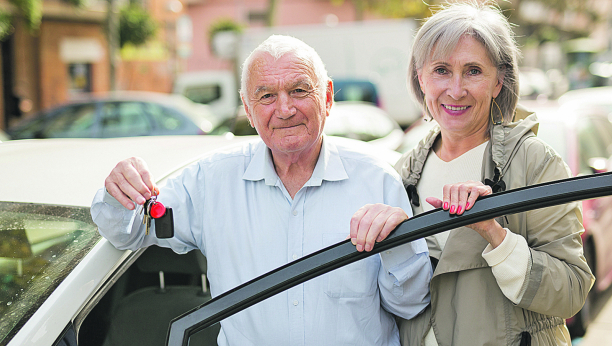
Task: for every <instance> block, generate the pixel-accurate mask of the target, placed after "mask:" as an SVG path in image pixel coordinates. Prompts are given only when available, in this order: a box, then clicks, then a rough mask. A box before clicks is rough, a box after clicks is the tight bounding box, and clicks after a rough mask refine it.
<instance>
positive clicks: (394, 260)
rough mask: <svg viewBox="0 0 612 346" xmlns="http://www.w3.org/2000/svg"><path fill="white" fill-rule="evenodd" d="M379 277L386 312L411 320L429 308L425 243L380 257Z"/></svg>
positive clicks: (428, 261) (419, 242)
mask: <svg viewBox="0 0 612 346" xmlns="http://www.w3.org/2000/svg"><path fill="white" fill-rule="evenodd" d="M380 257H381V261H382V265H381V270H380V272H379V276H378V284H379V288H380V292H381V302H382V306H383V307H384V308H385V310H387V311H389V312H391V313H393V314H394V315H396V316H400V317H403V318H405V319H410V318H412V317H414V316H416V315H418V314H419V313H420V312H421V311H423V309H425V307H427V305H428V304H429V300H430V296H429V282H430V281H431V277H432V275H433V269H432V267H431V262H430V260H429V252H428V251H427V244H426V243H425V240H424V239H418V240H415V241H413V242H410V243H408V244H404V245H400V246H398V247H395V248H393V249H391V250H388V251H385V252H383V253H381V254H380Z"/></svg>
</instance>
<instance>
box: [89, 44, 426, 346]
mask: <svg viewBox="0 0 612 346" xmlns="http://www.w3.org/2000/svg"><path fill="white" fill-rule="evenodd" d="M241 96H242V99H243V102H244V107H245V110H246V113H247V116H248V119H249V121H250V122H251V124H252V126H254V127H255V128H256V129H257V132H258V133H259V135H260V137H261V141H258V142H255V143H249V144H246V145H244V146H243V147H241V148H239V149H237V150H231V151H226V152H219V153H215V154H212V155H211V156H209V157H207V158H205V159H203V160H201V161H200V162H198V163H197V164H194V165H192V166H191V167H188V168H187V169H185V170H184V172H183V173H182V175H181V176H179V177H178V178H176V179H173V180H171V181H169V182H168V183H167V184H166V185H165V186H163V187H160V192H159V198H158V200H159V201H161V202H162V203H163V204H165V205H167V206H170V207H172V208H173V210H174V223H175V236H174V237H173V238H170V239H157V238H156V237H155V235H154V234H155V232H150V234H149V235H145V231H144V229H143V227H142V226H141V227H140V229H138V230H135V228H138V227H135V228H132V225H133V224H134V222H140V219H139V218H140V214H138V213H136V212H135V211H134V210H135V209H136V206H137V205H141V204H143V203H145V200H147V199H149V198H150V197H151V194H152V191H153V190H154V189H157V187H156V186H155V184H154V180H153V177H151V175H150V174H149V173H148V171H147V168H146V164H145V163H144V162H143V161H142V160H140V159H138V158H132V159H128V160H125V161H122V162H121V163H119V164H118V165H117V166H116V167H115V169H113V171H112V172H111V174H110V175H109V177H108V178H107V180H106V182H105V189H101V190H100V191H99V192H98V193H97V195H96V197H95V199H94V201H93V205H92V216H93V219H94V221H95V222H96V223H97V224H98V226H99V230H100V233H101V234H102V235H103V236H104V237H106V238H107V239H109V240H110V241H111V242H112V243H113V244H114V245H115V246H116V247H118V248H121V249H137V248H140V247H146V246H149V245H153V244H156V245H159V246H164V247H170V248H172V249H173V250H174V251H176V252H178V253H184V252H187V251H189V250H192V249H196V248H197V249H199V250H201V251H202V252H203V253H204V254H205V255H206V257H207V259H208V278H209V281H210V286H211V293H212V295H213V297H214V296H217V295H219V294H221V293H223V292H225V291H227V290H229V289H232V288H234V287H235V286H238V285H240V284H242V283H244V282H246V281H249V280H251V279H253V278H255V277H257V276H259V275H261V274H264V273H265V272H267V271H269V270H272V269H274V268H277V267H279V266H281V265H285V264H287V263H288V262H291V261H293V260H295V259H297V258H300V257H302V256H305V255H307V254H309V253H312V252H314V251H317V250H320V249H321V248H323V247H326V246H329V245H332V244H334V243H337V242H339V241H342V240H344V239H346V238H347V237H349V236H350V237H351V239H352V241H353V243H354V244H355V245H356V246H357V249H358V250H359V251H364V250H365V251H370V250H371V249H372V247H373V246H374V244H375V242H376V241H380V240H382V239H384V238H385V237H386V236H387V235H388V234H389V232H390V231H391V229H388V228H385V227H380V225H382V224H384V223H385V222H387V221H389V222H392V221H393V220H398V219H403V218H405V217H406V214H405V213H404V210H407V211H409V210H410V205H409V202H408V198H407V196H406V193H405V191H404V188H403V185H402V183H401V181H400V179H399V177H398V175H397V174H396V173H395V171H394V170H393V169H392V167H391V166H390V165H389V164H387V163H385V162H381V161H379V160H378V159H376V158H372V157H369V156H367V155H364V154H362V153H359V152H356V151H354V150H351V149H350V148H346V147H344V146H342V145H340V144H336V143H334V140H333V138H329V137H326V136H324V135H323V126H324V124H325V119H326V117H327V116H328V115H329V110H330V108H331V105H332V103H333V85H332V82H331V80H330V79H329V77H328V76H327V72H326V71H325V67H324V65H323V63H322V62H321V59H320V58H319V56H318V55H317V54H316V52H315V51H314V50H313V49H312V48H311V47H309V46H307V45H306V44H304V43H303V42H302V41H299V40H297V39H295V38H291V37H286V36H271V37H270V38H269V39H267V40H266V41H265V42H263V43H262V44H261V45H260V46H259V47H258V48H257V49H255V51H253V53H251V55H250V56H249V57H248V58H247V59H246V61H245V63H244V66H243V74H242V89H241ZM383 204H386V205H389V206H393V207H394V208H386V207H382V206H383ZM365 205H368V207H367V208H361V207H363V206H365ZM377 206H381V207H380V208H378V207H377ZM395 223H397V222H395ZM370 228H372V229H376V230H377V231H375V232H371V231H370ZM430 277H431V266H430V263H429V256H428V252H427V247H426V245H425V242H424V241H422V240H419V241H415V242H413V243H409V244H406V245H403V246H400V247H398V248H396V249H394V250H392V251H388V252H385V253H384V254H381V255H374V256H371V257H368V258H366V259H364V260H361V261H359V262H356V263H353V264H351V265H348V266H346V267H343V268H340V269H338V270H335V271H333V272H330V273H328V274H326V275H323V276H321V277H318V278H315V279H312V280H310V281H308V282H306V283H304V284H301V285H298V286H296V287H294V288H291V289H289V290H287V291H285V292H283V293H281V294H278V295H276V296H273V297H271V298H269V299H267V300H265V301H263V302H261V303H259V304H257V305H255V306H253V307H251V308H249V309H247V310H245V311H243V312H241V313H239V314H236V315H234V316H232V317H230V318H228V319H226V320H224V321H223V322H221V332H220V334H219V337H218V343H219V345H240V346H243V345H368V346H370V345H399V336H398V329H397V326H396V324H395V320H394V318H393V315H397V316H401V317H403V318H407V319H409V318H411V317H413V316H415V315H417V314H418V313H419V312H421V311H422V310H423V309H424V308H425V306H426V305H427V304H428V302H429V289H428V285H429V279H430Z"/></svg>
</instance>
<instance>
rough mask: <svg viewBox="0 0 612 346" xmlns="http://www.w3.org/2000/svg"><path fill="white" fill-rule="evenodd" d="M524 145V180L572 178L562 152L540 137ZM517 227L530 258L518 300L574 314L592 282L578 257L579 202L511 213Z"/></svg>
mask: <svg viewBox="0 0 612 346" xmlns="http://www.w3.org/2000/svg"><path fill="white" fill-rule="evenodd" d="M525 145H526V146H527V147H526V150H524V151H523V153H524V154H525V155H524V156H523V157H522V160H524V162H525V169H524V172H525V174H526V175H525V176H524V177H523V178H525V180H526V183H527V185H533V184H538V183H543V182H547V181H552V180H558V179H564V178H568V177H571V172H570V170H569V168H568V167H567V165H566V164H565V163H564V162H563V160H562V159H561V157H559V155H557V154H556V153H555V152H554V151H553V150H552V149H551V148H550V147H548V146H547V145H545V144H543V143H542V142H541V141H540V140H538V139H533V140H529V141H526V142H525ZM516 159H520V158H519V157H517V158H515V160H516ZM519 175H520V174H519ZM512 223H518V225H512ZM517 226H518V228H519V229H521V233H523V234H522V235H523V236H524V237H525V239H527V243H528V245H529V249H530V254H531V262H532V265H531V270H530V271H529V272H528V273H527V282H526V284H527V286H526V288H525V293H524V295H523V297H522V299H521V301H520V302H519V303H518V304H517V305H518V306H520V307H522V308H524V309H527V310H531V311H534V312H538V313H541V314H546V315H554V316H559V317H562V318H569V317H571V316H573V315H574V314H576V313H577V312H578V311H580V309H581V308H582V306H583V305H584V302H585V300H586V296H587V294H588V292H589V290H590V289H591V286H592V285H593V282H594V277H593V275H592V274H591V271H590V269H589V267H588V265H587V263H586V259H585V258H584V256H583V250H582V240H581V237H580V235H581V234H582V233H583V232H584V228H583V226H582V208H581V204H580V202H572V203H567V204H563V205H559V206H554V207H548V208H542V209H536V210H532V211H529V212H526V213H521V214H519V215H517V216H515V217H511V218H510V224H509V225H508V227H509V228H510V229H512V228H516V227H517Z"/></svg>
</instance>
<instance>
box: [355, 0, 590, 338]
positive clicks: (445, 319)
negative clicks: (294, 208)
mask: <svg viewBox="0 0 612 346" xmlns="http://www.w3.org/2000/svg"><path fill="white" fill-rule="evenodd" d="M517 55H518V49H517V47H516V44H515V42H514V39H513V36H512V33H511V29H510V25H509V23H508V22H507V20H506V18H505V17H504V16H503V15H502V14H501V12H500V11H499V10H498V9H497V8H496V7H493V6H489V5H482V4H452V5H449V6H447V7H446V8H443V9H442V10H440V11H439V12H437V13H436V14H434V15H433V16H432V17H431V18H430V19H429V20H427V21H426V22H425V24H424V25H423V26H422V27H421V29H420V30H419V32H418V33H417V35H416V38H415V40H414V47H413V50H412V56H411V62H410V65H409V66H410V71H409V83H410V86H411V89H412V92H413V93H414V95H415V96H416V99H418V100H419V101H420V102H421V104H422V107H423V109H424V112H425V116H426V117H428V118H433V120H435V121H436V122H437V123H438V125H439V127H438V126H436V127H435V129H434V130H432V132H430V134H429V135H428V136H426V138H424V139H423V140H422V141H421V142H420V143H419V144H418V146H417V147H416V148H415V149H414V150H412V151H410V152H408V153H406V154H405V155H404V156H403V157H402V158H401V159H400V161H399V162H398V163H397V165H396V169H397V170H398V171H399V172H400V175H401V176H402V178H403V181H404V185H405V186H406V189H407V191H408V194H409V196H410V199H411V202H412V208H413V212H414V214H415V215H416V214H419V213H422V212H424V211H427V210H430V209H433V208H439V207H441V208H443V209H444V210H447V211H449V213H450V214H457V215H461V214H463V212H464V211H465V210H469V209H470V208H471V207H472V206H473V205H474V203H475V202H476V200H477V198H478V197H479V196H484V195H488V194H491V193H492V192H497V191H503V190H505V189H515V188H519V187H523V186H526V185H532V184H537V183H542V182H546V181H551V180H557V179H562V178H567V177H570V171H569V169H568V167H567V166H566V164H565V163H564V162H563V160H562V159H561V157H559V155H557V153H555V152H554V151H553V149H551V148H550V147H549V146H548V145H547V144H546V143H544V142H542V141H541V140H539V139H538V138H537V137H536V136H535V132H536V131H537V126H538V122H537V118H536V116H535V114H525V113H526V112H523V111H521V110H517V109H516V105H517V95H518V85H517V77H518V68H517ZM424 202H426V203H424ZM369 208H370V209H374V210H376V211H379V210H380V209H381V207H380V206H369ZM368 212H370V213H372V210H370V211H368V210H367V208H366V209H365V210H364V211H361V213H362V214H367V213H368ZM581 213H582V212H581V207H580V204H579V203H569V204H565V205H561V206H557V207H550V208H545V209H539V210H534V211H531V212H527V213H521V214H515V215H507V216H505V217H503V218H498V219H494V220H488V221H483V222H479V223H476V224H472V225H470V226H469V227H462V228H458V229H454V230H451V231H448V232H444V233H441V234H438V235H435V236H432V237H429V238H428V239H427V242H428V246H429V251H430V256H431V257H432V262H433V263H434V264H435V270H434V274H433V277H432V279H431V284H430V289H431V305H430V307H428V308H427V309H426V310H425V311H424V312H423V313H421V314H420V315H419V316H417V317H416V318H414V319H412V320H409V321H406V320H402V321H401V323H400V328H401V333H402V338H403V339H402V341H403V344H404V345H427V346H429V345H445V346H446V345H571V341H570V337H569V333H568V331H567V328H566V326H565V322H564V319H566V318H569V317H571V316H573V315H574V314H576V313H577V312H578V311H579V310H580V309H581V307H582V306H583V304H584V301H585V299H586V296H587V293H588V291H589V289H590V288H591V286H592V284H593V280H594V279H593V276H592V274H591V272H590V270H589V267H588V266H587V263H586V261H585V259H584V257H583V255H582V242H581V239H580V234H581V233H582V231H583V227H582V224H581V222H582V215H581ZM355 220H356V221H355V222H357V221H360V222H361V223H364V218H360V217H357V218H356V219H355ZM375 223H376V222H373V223H372V225H374V224H375ZM395 224H396V223H393V224H392V225H389V224H386V225H385V226H384V227H385V228H389V227H390V226H393V225H395ZM360 229H368V225H365V226H364V225H362V226H361V227H360ZM364 233H366V235H362V234H357V233H355V234H351V237H352V238H353V242H354V243H356V244H357V245H358V249H360V246H359V245H360V244H359V243H360V242H361V241H363V239H365V241H367V240H368V238H367V232H364ZM370 247H371V244H368V246H366V250H367V249H369V248H370Z"/></svg>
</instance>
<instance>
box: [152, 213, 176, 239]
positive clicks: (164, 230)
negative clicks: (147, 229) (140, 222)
mask: <svg viewBox="0 0 612 346" xmlns="http://www.w3.org/2000/svg"><path fill="white" fill-rule="evenodd" d="M154 220H155V236H156V237H157V238H159V239H164V238H172V237H174V215H173V214H172V208H165V212H164V215H162V216H160V217H158V218H155V219H154Z"/></svg>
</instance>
